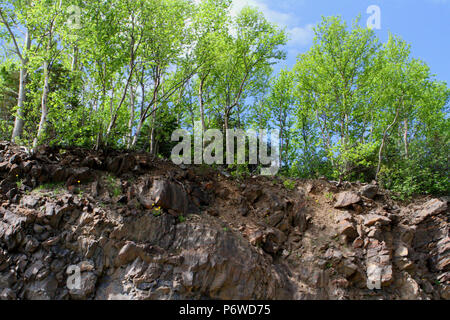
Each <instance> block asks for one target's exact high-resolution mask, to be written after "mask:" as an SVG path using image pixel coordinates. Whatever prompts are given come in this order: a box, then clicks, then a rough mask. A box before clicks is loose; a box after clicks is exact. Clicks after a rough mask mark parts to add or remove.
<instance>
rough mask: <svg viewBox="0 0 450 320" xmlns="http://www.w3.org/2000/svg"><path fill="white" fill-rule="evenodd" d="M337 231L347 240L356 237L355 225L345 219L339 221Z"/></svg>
mask: <svg viewBox="0 0 450 320" xmlns="http://www.w3.org/2000/svg"><path fill="white" fill-rule="evenodd" d="M338 233H339V234H341V235H344V236H346V237H347V239H348V240H349V241H353V240H355V239H356V238H357V237H358V232H357V231H356V228H355V225H354V224H353V223H351V222H349V221H347V220H344V221H341V222H339V224H338Z"/></svg>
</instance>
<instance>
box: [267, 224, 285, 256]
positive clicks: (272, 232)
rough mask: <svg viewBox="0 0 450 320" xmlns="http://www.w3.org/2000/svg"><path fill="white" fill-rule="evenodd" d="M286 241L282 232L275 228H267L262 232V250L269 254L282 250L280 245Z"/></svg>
mask: <svg viewBox="0 0 450 320" xmlns="http://www.w3.org/2000/svg"><path fill="white" fill-rule="evenodd" d="M285 241H286V236H285V235H284V233H283V232H281V231H280V230H278V229H276V228H269V229H267V230H266V231H265V232H264V240H263V250H264V251H266V252H267V253H270V254H277V253H278V252H279V251H280V250H282V245H283V244H284V242H285Z"/></svg>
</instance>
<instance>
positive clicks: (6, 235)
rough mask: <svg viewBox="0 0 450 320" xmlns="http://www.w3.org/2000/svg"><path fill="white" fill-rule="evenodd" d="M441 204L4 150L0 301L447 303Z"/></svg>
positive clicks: (352, 188) (151, 163)
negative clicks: (420, 300) (200, 300)
mask: <svg viewBox="0 0 450 320" xmlns="http://www.w3.org/2000/svg"><path fill="white" fill-rule="evenodd" d="M447 201H448V198H440V199H439V198H436V199H434V198H423V199H418V200H416V201H415V202H414V203H411V204H409V205H407V206H406V205H400V204H397V203H395V202H394V201H392V200H390V199H389V197H388V196H387V195H386V194H384V193H383V192H382V191H381V190H378V188H377V186H375V185H359V184H350V183H345V184H344V185H343V186H339V187H338V186H337V185H336V184H335V183H331V182H327V181H294V183H293V184H290V183H287V184H286V186H285V184H283V181H282V180H281V179H280V178H266V177H253V178H249V179H246V180H236V179H233V178H230V177H227V176H226V175H224V174H222V173H220V172H217V171H213V170H211V169H209V168H206V167H179V166H175V165H173V164H172V163H170V162H168V161H162V160H158V159H152V158H150V157H149V156H148V155H146V154H137V153H119V152H111V153H105V152H92V151H87V150H82V149H71V150H61V149H52V148H47V147H45V148H40V149H39V150H37V152H35V153H34V154H29V153H27V152H26V151H25V150H22V149H20V148H19V147H16V146H12V145H10V144H8V143H0V203H1V206H0V298H1V299H200V298H202V299H449V298H450V271H449V266H450V238H449V224H448V218H449V210H448V205H447ZM74 270H75V271H74ZM71 272H75V273H71ZM77 272H79V273H77ZM73 275H76V276H77V275H79V277H78V278H74V277H73ZM74 279H75V280H76V279H79V281H80V282H79V283H77V282H76V281H74Z"/></svg>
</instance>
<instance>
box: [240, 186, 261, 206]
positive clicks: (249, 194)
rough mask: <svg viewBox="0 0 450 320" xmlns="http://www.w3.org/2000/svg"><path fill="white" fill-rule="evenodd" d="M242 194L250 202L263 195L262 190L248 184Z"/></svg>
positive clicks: (254, 201)
mask: <svg viewBox="0 0 450 320" xmlns="http://www.w3.org/2000/svg"><path fill="white" fill-rule="evenodd" d="M243 195H244V197H245V198H246V199H247V201H248V202H249V203H250V204H254V203H256V202H257V201H258V199H259V198H260V197H261V196H262V195H263V191H262V190H261V189H259V188H257V187H254V186H249V187H247V188H246V189H245V191H244V193H243Z"/></svg>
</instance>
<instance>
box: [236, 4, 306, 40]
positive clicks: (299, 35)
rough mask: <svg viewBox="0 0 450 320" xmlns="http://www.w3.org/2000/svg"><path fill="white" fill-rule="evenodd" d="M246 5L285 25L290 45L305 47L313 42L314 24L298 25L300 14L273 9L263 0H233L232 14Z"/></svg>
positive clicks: (274, 21)
mask: <svg viewBox="0 0 450 320" xmlns="http://www.w3.org/2000/svg"><path fill="white" fill-rule="evenodd" d="M245 6H251V7H255V8H257V9H259V10H260V11H261V12H262V13H263V14H264V16H265V17H266V18H267V20H269V21H270V22H272V23H275V24H277V25H279V26H281V27H285V28H286V29H287V31H288V33H289V34H290V38H291V40H290V41H289V45H290V46H295V47H305V46H307V45H309V44H310V43H311V42H312V39H313V37H314V31H313V29H312V28H313V25H312V24H307V25H305V26H298V22H299V17H298V16H294V15H293V14H291V13H285V12H281V11H276V10H273V9H271V8H270V7H269V6H268V5H267V3H265V2H264V1H263V0H233V5H232V8H231V14H232V15H233V16H236V15H237V14H238V13H239V12H240V11H241V10H242V9H243V8H244V7H245Z"/></svg>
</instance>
